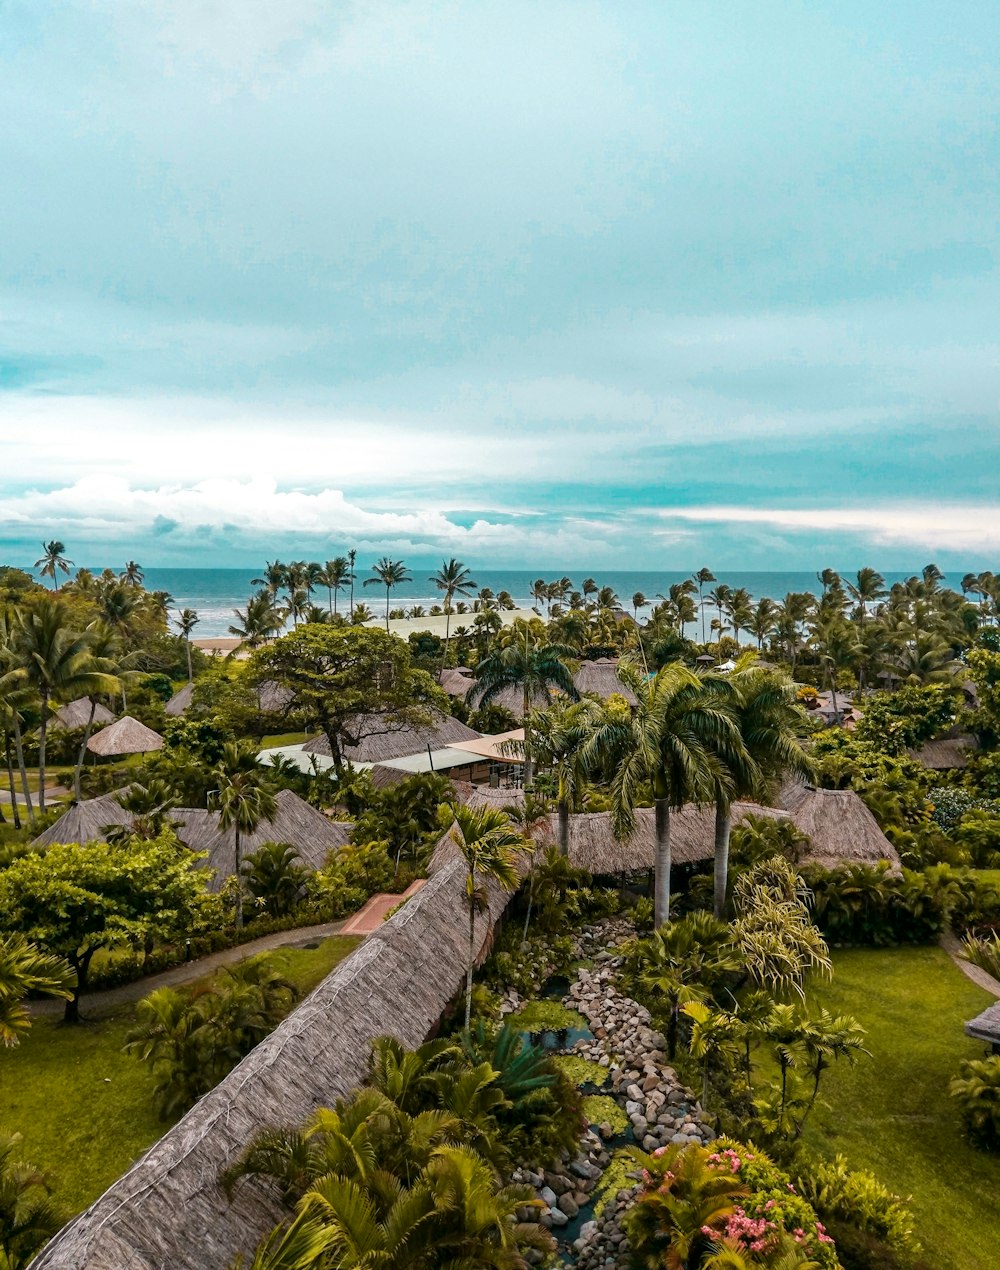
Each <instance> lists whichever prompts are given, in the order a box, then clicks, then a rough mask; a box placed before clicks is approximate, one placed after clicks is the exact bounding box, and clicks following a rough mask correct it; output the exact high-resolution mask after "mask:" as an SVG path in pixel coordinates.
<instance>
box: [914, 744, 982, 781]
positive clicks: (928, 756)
mask: <svg viewBox="0 0 1000 1270" xmlns="http://www.w3.org/2000/svg"><path fill="white" fill-rule="evenodd" d="M975 749H976V738H975V737H973V736H943V737H941V738H940V739H939V740H937V741H927V742H926V743H925V744H924V745H922V746H921V747H920V749H919V750H907V754H909V756H910V758H912V759H916V761H917V762H918V763H922V764H923V765H924V767H926V768H929V769H930V770H931V771H932V772H952V771H956V770H958V769H959V768H963V767H968V765H969V756H970V755H971V754H972V753H973V752H974V750H975Z"/></svg>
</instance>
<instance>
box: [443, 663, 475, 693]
mask: <svg viewBox="0 0 1000 1270" xmlns="http://www.w3.org/2000/svg"><path fill="white" fill-rule="evenodd" d="M475 682H476V679H475V676H474V675H473V673H472V671H471V670H469V669H468V668H467V667H465V666H458V667H455V668H454V669H451V668H448V669H445V670H442V671H441V673H440V674H439V675H438V683H439V684H440V685H441V687H442V688H443V689H444V690H445V692H446V693H447V694H448V696H449V697H457V698H458V699H459V701H464V700H465V698H466V697H467V696H468V694H469V689H470V688H472V687H474V685H475Z"/></svg>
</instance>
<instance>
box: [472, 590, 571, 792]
mask: <svg viewBox="0 0 1000 1270" xmlns="http://www.w3.org/2000/svg"><path fill="white" fill-rule="evenodd" d="M487 616H491V615H489V614H485V613H480V614H479V617H477V619H476V621H477V622H478V621H479V618H480V617H487ZM492 616H493V617H496V616H497V615H496V614H492ZM511 635H512V638H511V640H510V643H508V644H507V645H506V646H505V647H503V648H495V649H494V650H493V651H492V652H491V653H489V654H488V655H487V656H486V657H485V658H483V660H482V661H481V662H480V663H479V665H478V666H477V667H476V684H475V687H473V688H472V689H471V690H470V691H469V696H468V701H469V705H470V706H473V707H475V706H488V705H489V704H490V702H491V701H495V700H496V699H497V697H499V696H501V695H502V694H503V693H504V692H505V691H506V690H507V689H508V688H520V689H521V695H522V702H523V716H524V785H525V788H526V789H527V788H530V786H531V778H532V774H533V759H532V751H531V720H530V718H529V715H530V713H531V704H532V701H533V700H534V699H536V698H544V699H545V700H547V701H548V700H550V699H551V692H552V689H553V688H556V689H558V690H559V691H560V692H563V693H565V694H566V696H567V697H569V698H570V700H571V701H577V700H579V696H580V694H579V693H578V692H577V690H576V685H575V684H574V683H573V676H572V674H571V673H570V670H569V667H568V666H567V665H566V662H565V660H564V658H568V657H572V655H573V652H572V649H570V648H567V647H566V646H565V645H564V644H545V645H538V644H536V643H535V642H534V635H533V633H532V631H531V628H530V624H529V623H528V622H518V623H516V625H515V627H514V629H513V630H512V632H511Z"/></svg>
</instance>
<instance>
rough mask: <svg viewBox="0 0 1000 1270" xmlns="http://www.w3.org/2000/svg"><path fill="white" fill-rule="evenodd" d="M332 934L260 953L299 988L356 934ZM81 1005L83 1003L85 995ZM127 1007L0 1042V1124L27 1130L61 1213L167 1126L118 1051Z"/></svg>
mask: <svg viewBox="0 0 1000 1270" xmlns="http://www.w3.org/2000/svg"><path fill="white" fill-rule="evenodd" d="M359 942H360V941H359V940H357V939H353V938H350V937H348V936H342V935H336V936H333V937H332V938H330V939H325V940H323V942H322V943H321V944H319V945H318V947H316V948H302V949H300V948H281V949H277V950H276V951H274V952H271V953H267V954H265V955H266V957H267V959H268V961H269V962H270V963H271V964H272V965H274V966H275V968H276V969H278V970H280V971H281V973H282V974H284V975H285V976H286V977H287V978H288V979H290V980H292V982H294V983H295V985H296V987H297V988H298V989H299V991H300V992H301V993H302V994H303V995H304V994H306V993H307V992H310V991H311V990H312V989H313V988H315V987H316V985H317V984H318V983H319V982H320V981H321V980H322V979H324V978H325V977H326V975H327V974H329V972H330V971H331V970H332V969H333V967H334V966H335V965H336V964H337V963H338V962H339V961H342V960H343V959H344V958H345V957H346V956H347V955H348V953H350V952H351V951H352V950H353V949H354V948H355V947H356V946H357V944H358V943H359ZM83 1008H84V1013H85V1014H86V1002H84V1007H83ZM133 1014H134V1008H133V1007H127V1008H124V1009H121V1010H118V1011H116V1012H115V1013H114V1014H111V1015H109V1016H107V1017H105V1018H102V1019H99V1020H96V1021H92V1022H85V1023H81V1024H79V1025H78V1026H75V1027H71V1026H67V1025H66V1024H64V1023H62V1022H59V1021H56V1020H55V1019H51V1018H42V1019H38V1020H36V1021H35V1023H34V1025H33V1027H32V1028H31V1031H30V1032H29V1033H28V1035H27V1037H26V1039H25V1040H24V1041H22V1043H21V1045H20V1046H18V1048H17V1049H13V1050H0V1125H3V1126H4V1127H5V1128H10V1129H16V1130H18V1131H19V1132H21V1133H22V1134H23V1135H24V1151H25V1155H26V1156H27V1157H28V1158H29V1159H31V1160H33V1161H34V1162H35V1163H36V1164H38V1165H40V1166H41V1167H42V1168H43V1169H45V1171H46V1172H47V1173H49V1175H50V1177H51V1179H52V1181H53V1183H54V1187H55V1196H56V1199H57V1200H58V1201H59V1203H60V1204H61V1205H62V1206H63V1208H64V1209H65V1211H66V1213H67V1215H70V1214H73V1213H77V1212H79V1211H80V1210H81V1209H83V1208H85V1207H86V1206H87V1205H88V1204H89V1203H90V1202H91V1201H92V1200H93V1199H95V1198H96V1197H97V1196H98V1195H99V1194H100V1193H101V1192H102V1191H103V1190H105V1189H106V1188H107V1187H108V1186H110V1184H111V1183H112V1182H113V1181H114V1180H115V1179H116V1178H117V1177H120V1176H121V1174H122V1173H124V1172H125V1170H126V1169H127V1168H128V1167H129V1165H130V1164H131V1163H132V1162H133V1161H134V1160H135V1159H137V1158H138V1156H140V1155H141V1154H142V1153H143V1151H145V1150H146V1148H147V1147H149V1146H151V1145H152V1144H153V1143H154V1142H155V1141H156V1140H157V1138H159V1137H161V1136H162V1134H163V1133H164V1132H165V1131H166V1129H167V1128H168V1127H169V1124H170V1122H169V1121H163V1120H160V1119H159V1117H158V1116H157V1114H156V1112H155V1111H154V1110H153V1104H152V1092H153V1077H152V1073H151V1072H150V1070H149V1068H148V1067H147V1066H146V1064H144V1063H140V1062H138V1061H137V1060H136V1059H134V1058H130V1057H129V1056H128V1055H126V1054H123V1053H122V1046H123V1044H124V1043H125V1036H126V1034H127V1033H128V1031H129V1029H130V1028H131V1027H132V1022H133Z"/></svg>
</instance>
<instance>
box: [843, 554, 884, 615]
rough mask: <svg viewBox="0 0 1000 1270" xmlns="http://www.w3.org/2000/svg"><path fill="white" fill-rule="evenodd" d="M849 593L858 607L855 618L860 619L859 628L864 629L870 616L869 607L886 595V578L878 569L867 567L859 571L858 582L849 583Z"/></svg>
mask: <svg viewBox="0 0 1000 1270" xmlns="http://www.w3.org/2000/svg"><path fill="white" fill-rule="evenodd" d="M847 593H848V595H850V597H851V599H852V600H854V602H855V604H856V605H857V608H856V609H855V616H856V617H857V619H858V626H859V627H863V626H864V624H865V617H866V616H867V614H868V605H869V604H874V603H876V601H878V600H880V599H881V598H882V596H883V595H885V578H883V577H882V575H881V573H879V572H878V570H877V569H872V568H871V567H870V566H868V565H866V566H865V567H864V568H863V569H859V570H858V572H857V578H856V581H854V582H848V584H847Z"/></svg>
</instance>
